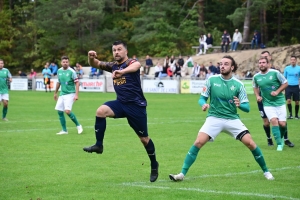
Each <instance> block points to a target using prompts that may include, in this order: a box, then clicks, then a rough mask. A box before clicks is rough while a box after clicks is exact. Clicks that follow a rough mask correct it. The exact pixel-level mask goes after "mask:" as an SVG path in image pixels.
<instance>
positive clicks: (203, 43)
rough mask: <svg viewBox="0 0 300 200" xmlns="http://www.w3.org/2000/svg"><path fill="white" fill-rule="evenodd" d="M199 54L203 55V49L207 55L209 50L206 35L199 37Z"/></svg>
mask: <svg viewBox="0 0 300 200" xmlns="http://www.w3.org/2000/svg"><path fill="white" fill-rule="evenodd" d="M199 44H200V45H199V53H198V54H197V56H199V55H201V54H202V49H203V54H206V50H207V43H206V35H204V34H202V35H200V37H199Z"/></svg>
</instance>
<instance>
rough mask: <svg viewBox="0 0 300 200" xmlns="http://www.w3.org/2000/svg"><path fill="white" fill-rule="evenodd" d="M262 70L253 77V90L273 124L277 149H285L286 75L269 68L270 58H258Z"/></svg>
mask: <svg viewBox="0 0 300 200" xmlns="http://www.w3.org/2000/svg"><path fill="white" fill-rule="evenodd" d="M258 67H259V70H260V72H259V73H257V74H255V75H254V77H253V90H254V94H255V96H256V100H257V101H258V102H262V103H263V108H264V111H265V113H266V115H267V117H268V119H269V121H270V123H271V124H272V133H273V135H274V138H275V141H276V143H277V151H282V150H283V145H284V144H283V136H284V134H285V133H286V107H285V98H284V94H283V90H284V89H285V88H286V87H287V86H288V83H287V80H286V79H285V78H284V76H283V75H282V74H281V73H280V72H279V71H277V70H275V69H269V60H268V58H266V57H262V58H260V59H259V60H258Z"/></svg>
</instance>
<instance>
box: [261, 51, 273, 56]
mask: <svg viewBox="0 0 300 200" xmlns="http://www.w3.org/2000/svg"><path fill="white" fill-rule="evenodd" d="M264 53H268V54H269V56H270V55H271V54H270V52H269V51H263V52H261V53H260V55H261V54H264Z"/></svg>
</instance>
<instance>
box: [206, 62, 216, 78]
mask: <svg viewBox="0 0 300 200" xmlns="http://www.w3.org/2000/svg"><path fill="white" fill-rule="evenodd" d="M208 69H209V70H210V71H211V72H212V74H213V75H215V74H216V73H217V68H216V67H215V66H214V65H213V64H212V62H209V66H208Z"/></svg>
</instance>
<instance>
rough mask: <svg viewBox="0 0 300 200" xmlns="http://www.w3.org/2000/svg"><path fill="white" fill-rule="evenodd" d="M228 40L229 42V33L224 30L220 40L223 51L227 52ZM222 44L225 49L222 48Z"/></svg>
mask: <svg viewBox="0 0 300 200" xmlns="http://www.w3.org/2000/svg"><path fill="white" fill-rule="evenodd" d="M230 42H231V39H230V35H229V34H228V33H227V30H224V33H223V35H222V41H221V48H222V52H223V53H224V52H225V53H226V52H227V50H228V46H229V43H230ZM224 46H225V49H224Z"/></svg>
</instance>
